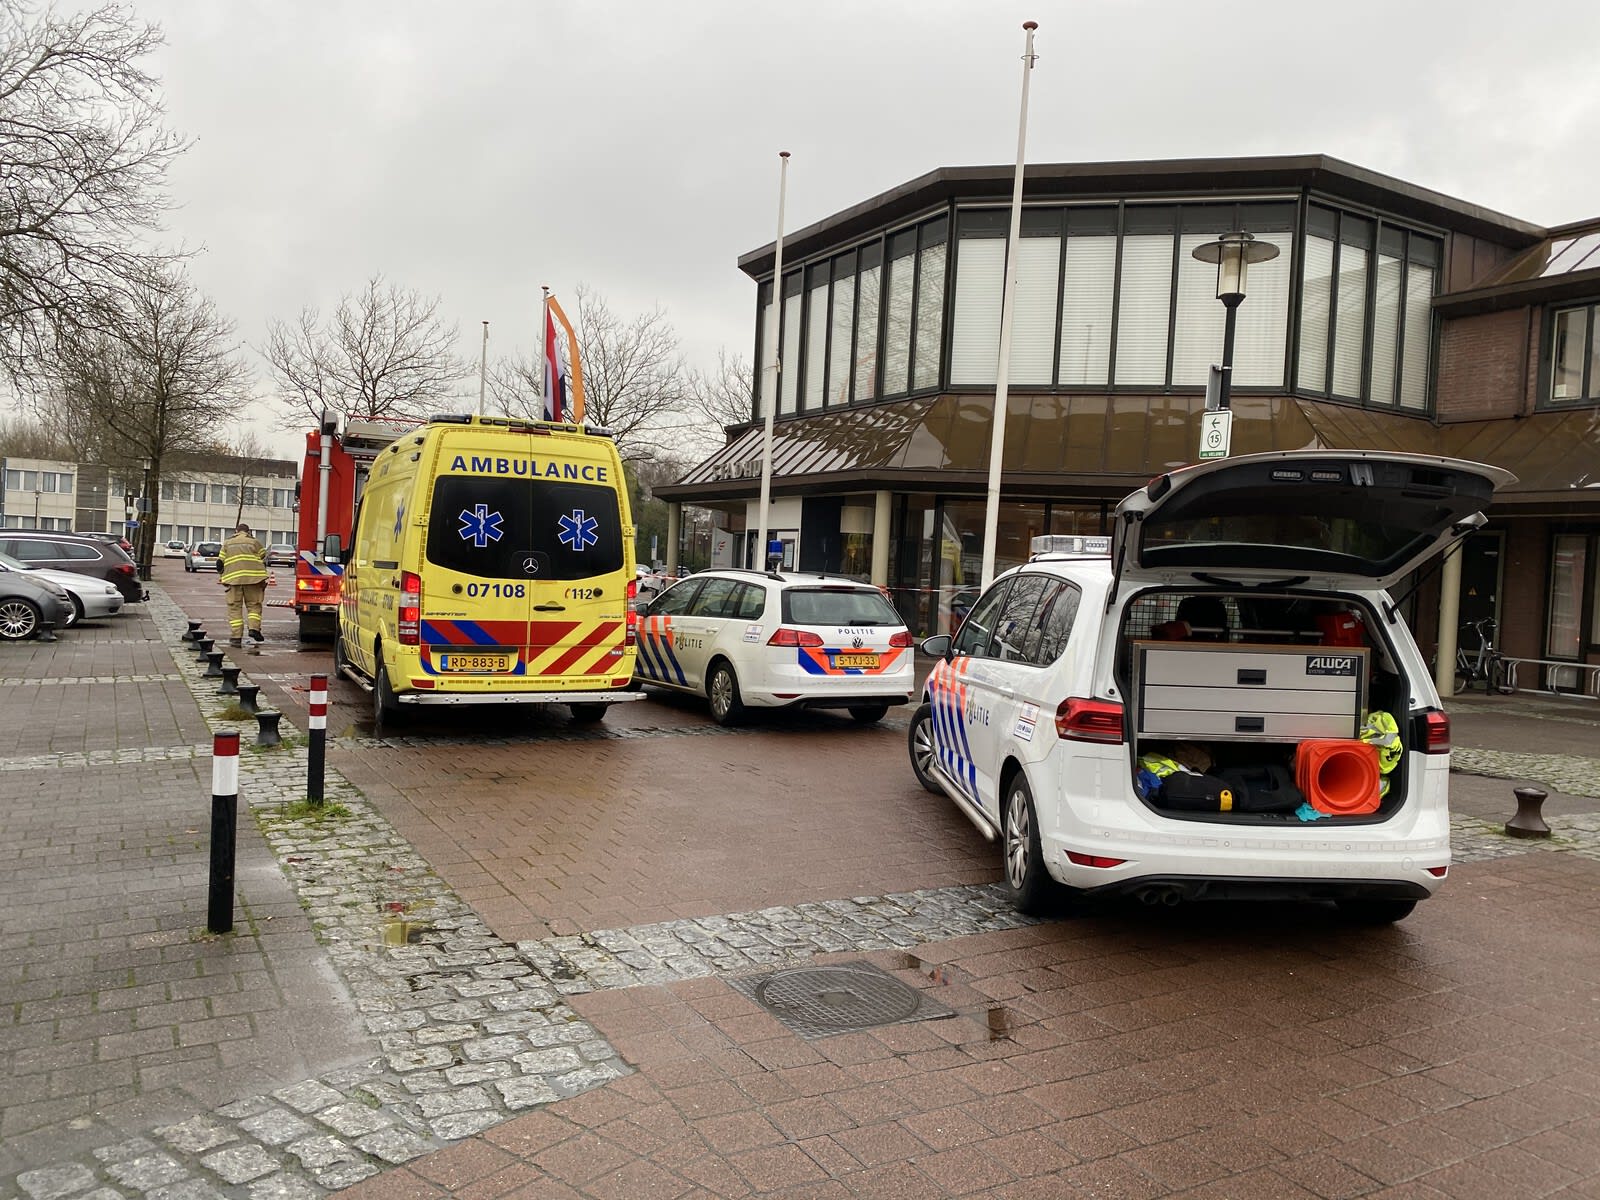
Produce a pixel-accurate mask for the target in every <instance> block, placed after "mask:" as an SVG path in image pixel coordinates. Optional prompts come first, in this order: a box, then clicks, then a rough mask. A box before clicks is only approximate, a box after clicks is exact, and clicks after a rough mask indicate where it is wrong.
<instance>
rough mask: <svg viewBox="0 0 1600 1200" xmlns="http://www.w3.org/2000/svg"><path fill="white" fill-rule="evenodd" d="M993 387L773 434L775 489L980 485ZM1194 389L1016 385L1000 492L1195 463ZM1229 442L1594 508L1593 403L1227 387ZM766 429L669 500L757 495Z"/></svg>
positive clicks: (1079, 493) (744, 437)
mask: <svg viewBox="0 0 1600 1200" xmlns="http://www.w3.org/2000/svg"><path fill="white" fill-rule="evenodd" d="M992 405H993V398H992V396H988V395H981V394H980V395H966V394H959V393H957V394H948V395H942V396H937V397H934V398H932V399H926V398H922V399H914V400H901V401H896V402H892V403H888V404H876V405H872V406H870V407H863V408H845V409H839V410H836V411H833V412H825V413H819V414H815V415H811V416H807V417H805V418H802V419H799V420H794V421H783V422H780V423H778V424H777V426H776V427H775V428H774V431H773V450H772V463H773V488H774V490H775V491H777V492H779V493H784V492H788V493H790V494H793V493H796V492H799V491H814V490H816V489H817V488H819V487H824V488H830V489H842V490H867V489H872V488H890V489H897V490H906V489H915V490H929V491H940V492H947V493H952V494H959V493H981V492H982V491H983V490H984V489H985V487H986V484H987V477H988V459H989V414H990V410H991V408H992ZM1202 411H1203V400H1202V399H1201V398H1200V397H1198V396H1111V397H1107V396H1104V395H1046V394H1038V395H1028V394H1020V395H1019V394H1015V393H1014V394H1013V395H1012V396H1011V399H1010V404H1009V415H1008V417H1007V421H1006V451H1005V458H1004V475H1005V483H1006V487H1007V490H1009V491H1012V492H1025V493H1027V494H1030V495H1039V496H1060V497H1064V498H1065V497H1084V498H1087V497H1109V498H1120V497H1121V496H1122V495H1124V494H1126V493H1127V492H1129V491H1131V490H1133V488H1135V487H1138V486H1139V485H1141V484H1143V483H1144V482H1145V481H1146V480H1147V479H1149V478H1150V477H1151V476H1152V475H1154V474H1156V473H1159V472H1161V471H1165V470H1168V469H1170V468H1172V467H1174V466H1181V465H1183V464H1186V463H1190V462H1193V461H1194V460H1195V451H1196V449H1197V448H1198V446H1199V444H1200V414H1201V412H1202ZM1233 411H1234V424H1233V444H1232V449H1233V452H1234V453H1235V454H1252V453H1256V452H1259V451H1267V450H1316V449H1340V450H1397V451H1402V452H1405V453H1412V454H1436V455H1443V456H1446V457H1450V458H1465V459H1471V460H1474V461H1477V462H1485V463H1489V464H1491V465H1493V466H1497V467H1504V468H1505V469H1506V470H1508V471H1511V472H1512V473H1513V474H1515V475H1516V476H1517V478H1518V482H1517V483H1516V484H1514V485H1512V486H1511V487H1510V488H1508V489H1507V490H1506V491H1504V492H1502V493H1500V494H1499V496H1498V503H1499V505H1516V506H1522V505H1530V504H1544V505H1548V504H1550V503H1551V502H1557V503H1559V504H1560V505H1561V506H1562V511H1567V508H1566V506H1569V505H1571V504H1572V503H1574V502H1576V503H1578V504H1579V505H1581V506H1582V507H1583V508H1584V509H1585V510H1587V511H1600V409H1593V408H1589V409H1576V410H1571V411H1567V412H1549V413H1535V414H1534V415H1532V416H1529V417H1524V418H1522V419H1520V420H1504V419H1502V420H1494V421H1468V422H1462V423H1460V424H1454V425H1446V426H1442V427H1440V426H1435V425H1433V424H1432V423H1430V422H1428V421H1424V420H1418V419H1416V418H1414V417H1402V416H1398V415H1396V414H1393V413H1381V412H1373V411H1371V410H1366V409H1357V408H1347V407H1344V406H1341V405H1333V404H1322V403H1318V402H1316V401H1312V400H1298V399H1293V398H1290V397H1281V396H1235V397H1234V398H1233ZM760 477H761V427H760V426H759V425H757V426H751V427H748V428H745V429H744V430H742V431H740V432H739V433H737V434H735V436H734V437H733V439H732V440H731V441H730V442H729V443H728V444H727V445H725V446H723V447H722V448H721V449H720V450H718V451H717V452H716V453H715V454H713V455H711V456H710V457H709V458H707V459H706V460H705V461H704V462H702V463H700V464H699V465H698V466H696V467H695V468H693V469H692V470H691V471H689V472H688V473H687V474H686V475H685V476H684V477H683V478H682V479H681V480H679V481H678V482H677V483H673V484H668V485H665V486H661V487H657V488H656V489H655V493H656V495H658V496H661V497H663V498H664V499H670V500H684V501H689V502H693V501H706V500H717V499H735V498H745V497H750V496H754V495H755V494H756V491H757V489H758V487H759V484H760Z"/></svg>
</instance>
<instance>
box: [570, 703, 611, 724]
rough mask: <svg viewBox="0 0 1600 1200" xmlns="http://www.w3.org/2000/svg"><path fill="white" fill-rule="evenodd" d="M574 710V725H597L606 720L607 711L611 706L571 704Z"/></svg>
mask: <svg viewBox="0 0 1600 1200" xmlns="http://www.w3.org/2000/svg"><path fill="white" fill-rule="evenodd" d="M567 707H568V708H570V709H571V710H572V723H573V724H574V725H596V724H598V723H599V722H601V721H603V720H605V716H606V709H608V708H610V707H611V706H610V705H609V704H569V705H567Z"/></svg>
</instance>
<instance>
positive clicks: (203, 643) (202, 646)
mask: <svg viewBox="0 0 1600 1200" xmlns="http://www.w3.org/2000/svg"><path fill="white" fill-rule="evenodd" d="M216 644H217V642H216V639H215V638H208V637H203V638H196V639H195V643H194V646H195V653H196V654H197V655H199V656H200V657H201V658H204V657H205V656H206V655H208V654H210V653H211V649H212V647H213V646H215V645H216Z"/></svg>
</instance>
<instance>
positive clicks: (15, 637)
mask: <svg viewBox="0 0 1600 1200" xmlns="http://www.w3.org/2000/svg"><path fill="white" fill-rule="evenodd" d="M71 614H72V600H71V599H70V598H69V597H68V596H67V593H66V592H65V591H63V590H62V588H61V586H60V585H59V584H55V583H51V582H50V581H49V580H48V579H36V578H34V577H33V576H32V575H29V574H27V573H26V572H23V571H6V572H5V573H3V574H0V641H7V642H19V641H22V640H23V639H24V638H31V637H36V638H38V639H39V640H40V641H45V642H49V641H54V640H55V636H56V635H55V629H56V626H58V625H66V624H67V618H68V616H70V615H71Z"/></svg>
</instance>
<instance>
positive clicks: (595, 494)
mask: <svg viewBox="0 0 1600 1200" xmlns="http://www.w3.org/2000/svg"><path fill="white" fill-rule="evenodd" d="M474 440H476V439H474ZM483 440H484V443H485V445H484V450H483V452H481V453H473V452H469V451H470V450H476V448H477V447H476V446H475V445H473V446H469V447H467V448H464V449H462V450H461V451H459V452H458V451H457V450H456V448H455V447H456V446H457V445H459V444H460V443H462V442H465V441H466V438H464V437H463V438H460V439H449V440H447V441H446V443H445V445H444V447H443V449H442V452H441V454H440V459H439V463H438V474H437V477H436V479H435V481H434V486H433V494H432V503H431V505H430V511H429V514H428V521H427V539H426V558H427V562H428V572H429V574H428V579H427V581H426V584H425V587H424V589H423V594H424V622H423V639H422V640H423V642H424V663H423V666H424V670H428V671H430V672H432V673H435V674H439V675H441V676H454V675H458V674H466V675H492V676H502V677H503V676H507V675H509V676H513V677H516V679H517V681H518V685H519V687H526V688H527V689H529V690H540V689H550V690H586V689H590V690H592V689H593V688H595V687H607V686H611V685H610V682H609V680H610V678H614V677H618V676H620V677H623V678H627V677H628V676H630V675H631V672H632V655H631V654H627V653H625V646H624V643H625V637H626V618H627V590H626V576H627V574H628V573H629V572H631V570H632V567H631V564H630V563H628V562H627V561H626V559H627V555H626V546H625V540H626V539H625V526H624V523H623V509H622V504H621V502H620V501H619V497H618V486H619V484H620V481H614V480H613V478H612V475H613V471H614V469H615V468H614V466H613V464H612V463H609V462H604V461H603V460H602V461H600V462H594V461H589V459H588V457H587V456H584V455H583V454H582V449H583V448H582V447H581V446H580V447H577V448H575V449H576V450H577V454H576V455H573V454H569V453H566V450H567V447H565V446H563V445H562V443H563V442H564V441H566V439H561V438H558V437H552V436H549V435H536V434H532V433H521V432H517V433H510V432H497V433H496V434H495V436H493V437H486V438H485V439H483ZM574 457H577V458H580V459H582V461H579V462H574V461H572V460H573V458H574Z"/></svg>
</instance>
